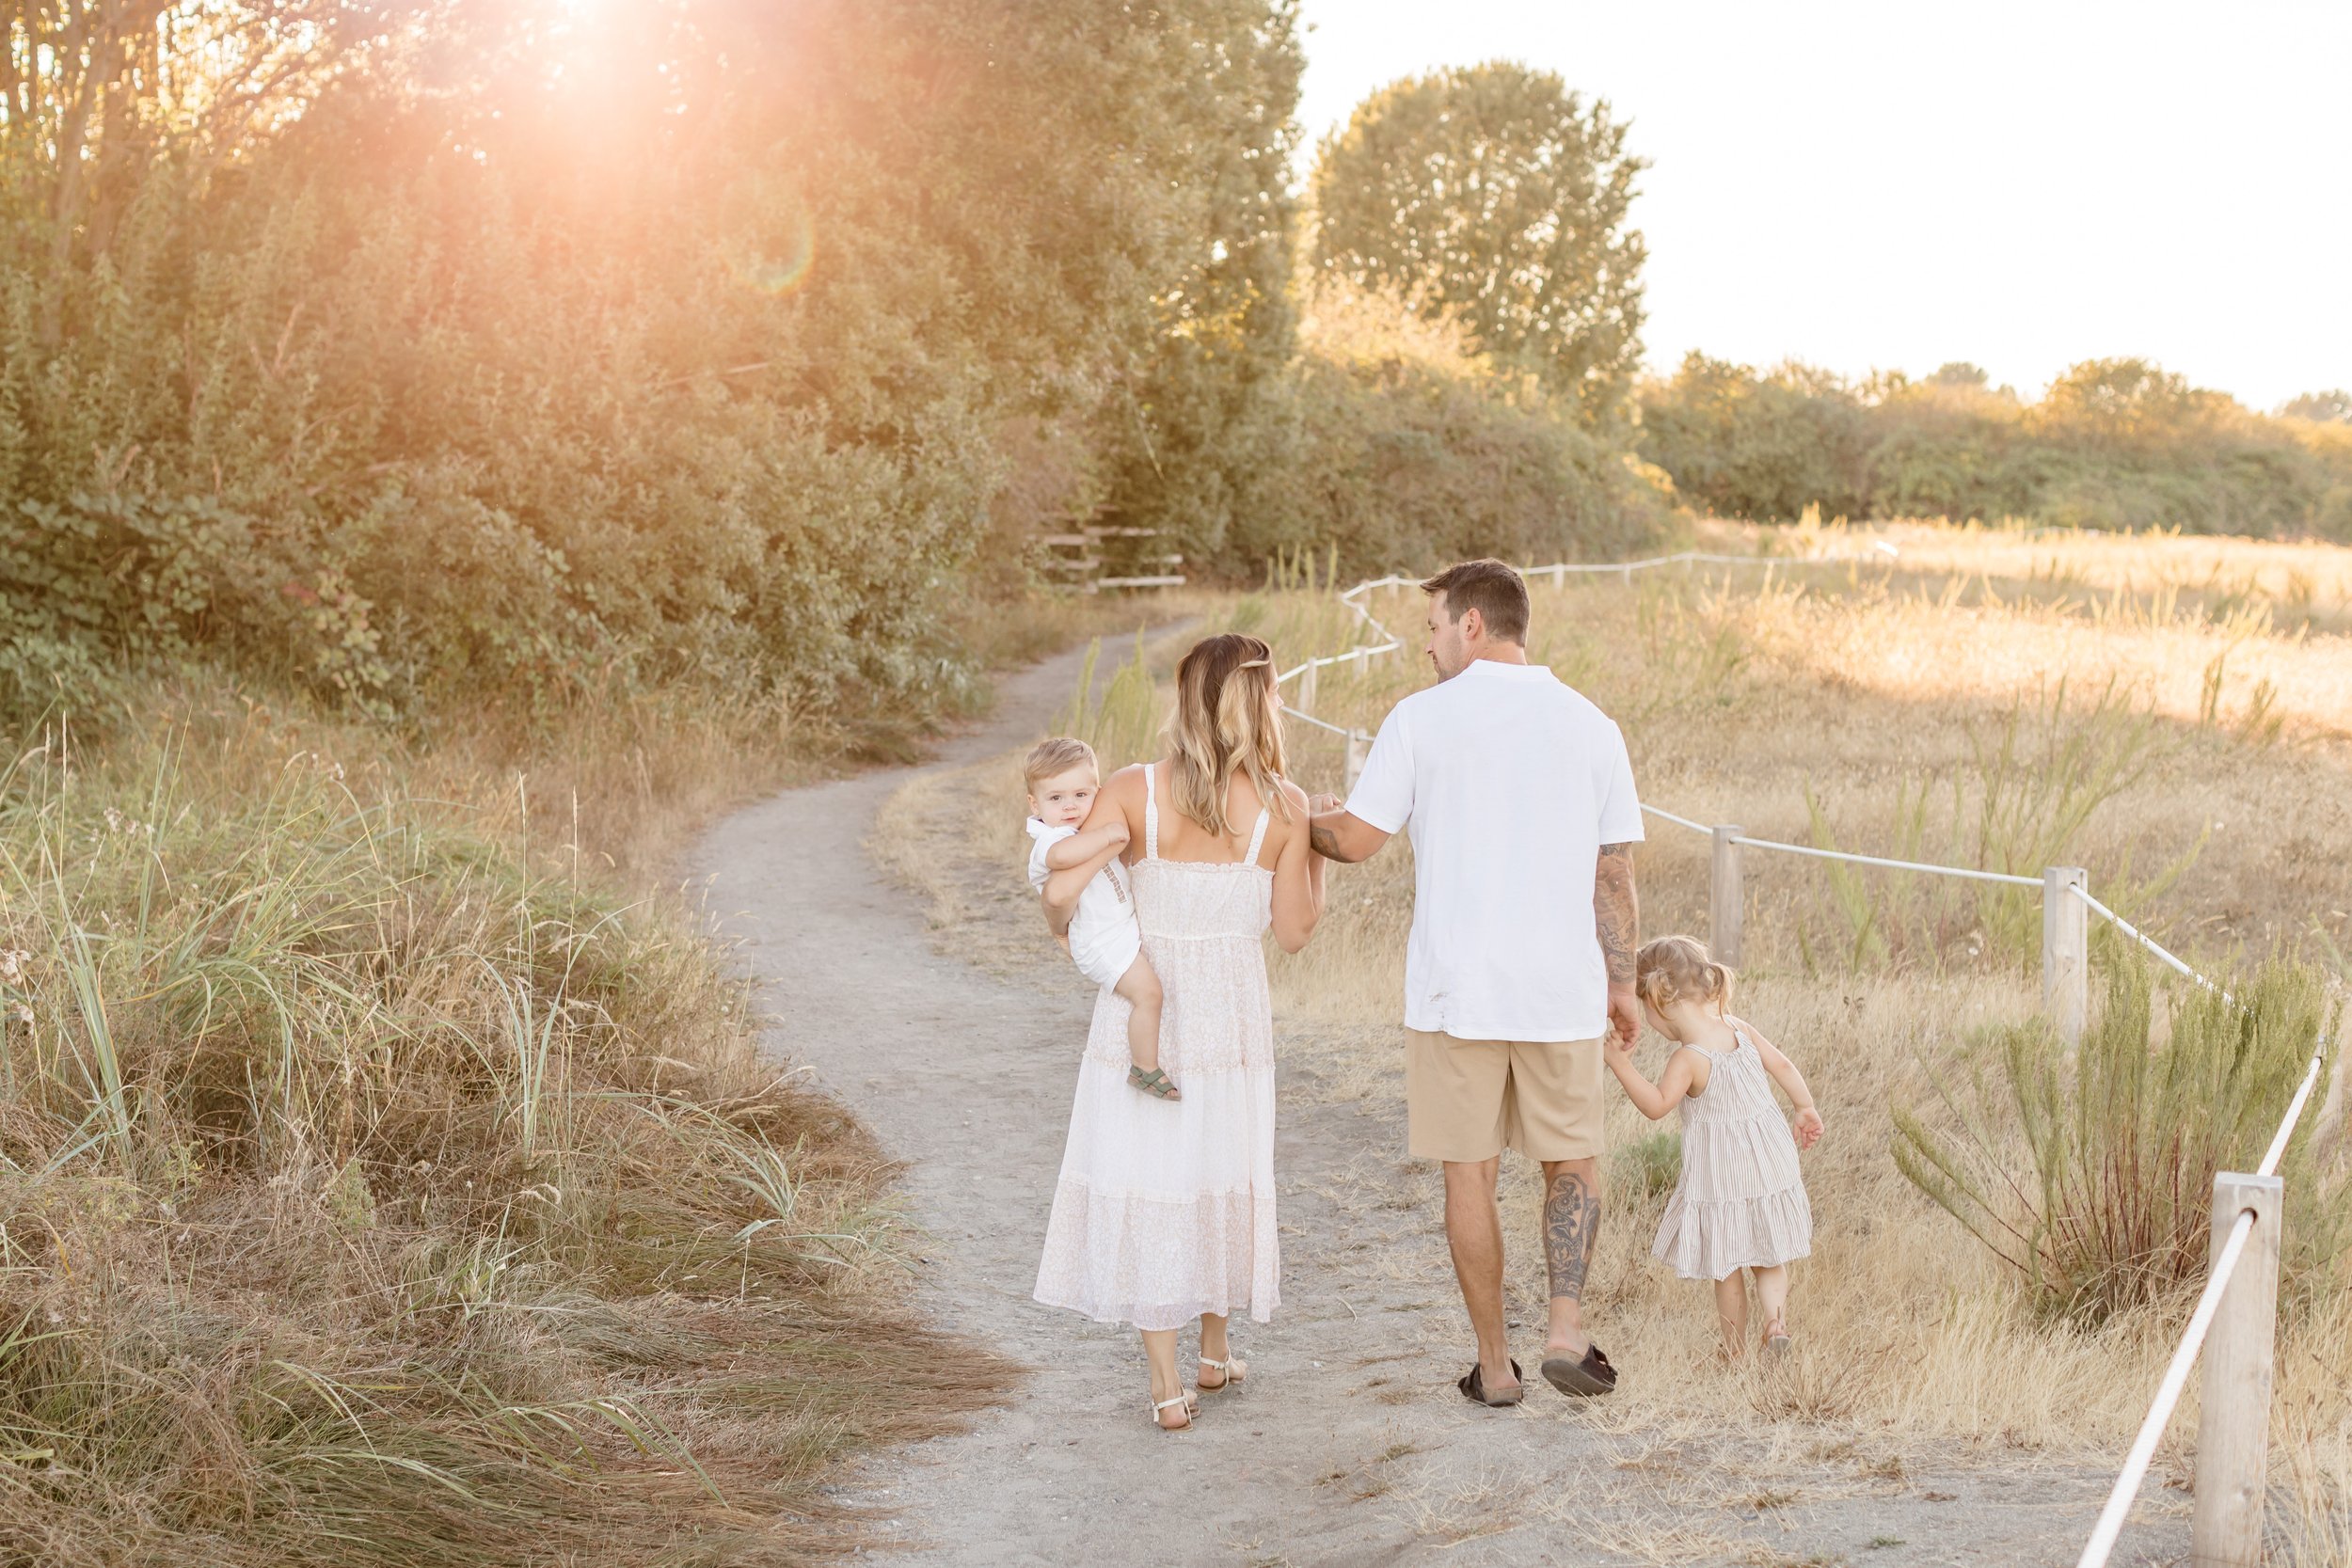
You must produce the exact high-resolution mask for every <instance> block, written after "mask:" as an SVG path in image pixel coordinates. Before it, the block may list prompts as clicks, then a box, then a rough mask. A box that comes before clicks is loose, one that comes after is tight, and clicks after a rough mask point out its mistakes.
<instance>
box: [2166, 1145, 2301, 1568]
mask: <svg viewBox="0 0 2352 1568" xmlns="http://www.w3.org/2000/svg"><path fill="white" fill-rule="evenodd" d="M2282 1196H2284V1183H2283V1182H2282V1181H2281V1180H2280V1178H2278V1177H2275V1176H2241V1175H2239V1174H2238V1173H2237V1172H2235V1171H2223V1172H2221V1173H2220V1174H2219V1175H2217V1176H2216V1177H2215V1178H2214V1179H2213V1252H2212V1256H2214V1257H2215V1258H2218V1257H2220V1255H2221V1248H2222V1246H2223V1245H2224V1244H2225V1243H2227V1242H2228V1241H2229V1238H2230V1227H2232V1226H2233V1225H2235V1224H2236V1223H2237V1217H2238V1215H2239V1214H2241V1213H2243V1212H2246V1211H2247V1210H2249V1209H2251V1210H2252V1211H2254V1228H2253V1231H2252V1233H2251V1234H2249V1236H2248V1237H2247V1238H2246V1250H2245V1251H2244V1252H2242V1253H2240V1254H2239V1255H2238V1260H2237V1271H2236V1272H2235V1273H2234V1274H2233V1275H2230V1283H2229V1284H2227V1285H2225V1286H2223V1287H2222V1290H2221V1305H2220V1306H2219V1307H2217V1309H2216V1310H2215V1312H2214V1316H2213V1326H2212V1328H2211V1329H2210V1330H2208V1331H2207V1333H2206V1335H2205V1349H2204V1353H2203V1354H2204V1367H2203V1370H2202V1373H2201V1383H2200V1385H2199V1389H2200V1392H2199V1399H2200V1400H2201V1403H2202V1409H2201V1411H2200V1412H2199V1414H2198V1418H2197V1501H2196V1504H2195V1507H2194V1511H2193V1512H2192V1513H2191V1515H2190V1521H2189V1546H2188V1552H2189V1560H2190V1561H2191V1562H2192V1563H2194V1564H2195V1565H2196V1568H2254V1565H2255V1564H2257V1563H2259V1562H2261V1561H2262V1555H2263V1552H2262V1546H2263V1489H2264V1486H2265V1484H2266V1481H2265V1468H2266V1466H2267V1465H2268V1463H2269V1459H2270V1377H2271V1351H2272V1347H2273V1345H2274V1343H2275V1340H2276V1338H2277V1333H2278V1326H2279V1219H2280V1208H2281V1203H2280V1199H2281V1198H2282Z"/></svg>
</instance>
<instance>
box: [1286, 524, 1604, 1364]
mask: <svg viewBox="0 0 2352 1568" xmlns="http://www.w3.org/2000/svg"><path fill="white" fill-rule="evenodd" d="M1422 589H1423V590H1424V591H1425V592H1426V593H1427V594H1429V657H1430V661H1431V662H1432V663H1433V664H1435V665H1436V666H1437V671H1438V684H1437V685H1435V686H1432V687H1430V688H1428V689H1425V690H1422V691H1416V692H1414V693H1413V694H1412V695H1411V696H1409V697H1407V698H1406V699H1405V700H1404V701H1403V702H1401V703H1399V704H1397V705H1396V706H1395V708H1394V709H1393V710H1391V713H1390V714H1389V717H1388V721H1387V722H1385V723H1383V724H1382V725H1381V726H1380V735H1379V737H1378V738H1377V739H1376V740H1375V741H1374V742H1373V747H1372V754H1371V756H1370V757H1369V758H1367V759H1366V761H1365V763H1364V771H1363V776H1362V777H1361V778H1360V779H1359V780H1358V781H1357V784H1356V788H1355V791H1354V793H1353V794H1351V795H1350V796H1349V797H1348V800H1347V804H1346V806H1345V807H1344V808H1342V807H1341V806H1340V804H1339V802H1338V801H1337V800H1333V799H1331V798H1330V797H1327V796H1325V797H1318V798H1317V800H1315V802H1314V816H1313V818H1312V821H1311V824H1310V837H1311V842H1312V843H1313V845H1314V847H1315V849H1316V851H1317V852H1318V853H1320V854H1322V855H1324V856H1326V857H1327V858H1328V859H1331V860H1336V861H1360V860H1362V859H1364V858H1365V857H1366V856H1368V855H1370V854H1372V853H1373V852H1374V851H1375V850H1376V849H1378V848H1379V847H1381V846H1382V845H1383V844H1386V843H1387V842H1388V841H1389V838H1390V836H1391V834H1393V833H1395V832H1397V831H1398V830H1399V829H1406V830H1407V831H1409V832H1410V833H1411V834H1412V842H1413V933H1412V939H1411V942H1410V943H1409V945H1408V946H1407V947H1406V957H1405V1034H1406V1047H1405V1049H1406V1058H1405V1098H1406V1124H1407V1132H1406V1142H1407V1146H1408V1147H1409V1148H1410V1149H1411V1151H1412V1153H1413V1154H1414V1155H1415V1156H1417V1157H1419V1158H1423V1159H1434V1160H1438V1161H1441V1162H1442V1163H1443V1164H1444V1165H1445V1194H1446V1196H1445V1222H1446V1239H1447V1241H1448V1243H1450V1244H1451V1246H1452V1248H1453V1252H1454V1276H1455V1278H1457V1279H1458V1280H1459V1281H1460V1283H1461V1287H1462V1300H1463V1303H1464V1305H1465V1306H1467V1307H1469V1309H1470V1326H1471V1328H1472V1329H1473V1330H1474V1331H1475V1332H1476V1334H1477V1337H1478V1363H1477V1365H1476V1366H1474V1367H1472V1368H1471V1369H1470V1373H1469V1374H1468V1375H1467V1376H1465V1377H1464V1378H1462V1380H1461V1381H1460V1384H1459V1385H1458V1386H1459V1387H1460V1388H1461V1390H1462V1392H1463V1393H1464V1394H1466V1395H1468V1396H1469V1397H1470V1398H1471V1399H1473V1400H1476V1401H1479V1402H1482V1403H1485V1404H1490V1405H1502V1404H1516V1403H1518V1401H1519V1399H1520V1397H1521V1395H1522V1393H1523V1391H1524V1390H1523V1389H1522V1387H1521V1385H1520V1381H1519V1369H1518V1363H1517V1362H1515V1361H1513V1360H1512V1359H1511V1354H1510V1348H1509V1345H1508V1343H1507V1342H1506V1340H1505V1338H1504V1335H1503V1321H1502V1224H1501V1221H1500V1218H1499V1216H1498V1215H1497V1213H1496V1210H1495V1176H1496V1172H1497V1170H1498V1168H1499V1167H1500V1165H1501V1164H1502V1151H1503V1149H1505V1148H1516V1149H1518V1151H1519V1152H1520V1153H1522V1154H1524V1155H1527V1156H1528V1157H1530V1158H1532V1159H1534V1160H1536V1161H1539V1162H1541V1164H1542V1165H1543V1170H1544V1256H1545V1261H1546V1263H1547V1264H1548V1266H1549V1274H1550V1281H1551V1323H1550V1331H1549V1334H1548V1335H1547V1337H1546V1338H1545V1341H1544V1359H1543V1374H1544V1378H1545V1380H1546V1381H1547V1382H1549V1383H1550V1384H1551V1385H1552V1386H1554V1387H1556V1388H1558V1389H1560V1390H1561V1391H1562V1392H1563V1393H1568V1394H1601V1393H1606V1392H1608V1391H1609V1390H1610V1389H1611V1388H1613V1387H1614V1386H1616V1381H1617V1374H1616V1371H1615V1370H1614V1369H1613V1368H1612V1367H1611V1366H1610V1364H1609V1358H1608V1357H1607V1356H1605V1355H1603V1354H1601V1352H1600V1349H1599V1347H1598V1346H1597V1345H1595V1344H1594V1343H1593V1342H1592V1340H1591V1338H1590V1337H1588V1336H1587V1335H1586V1334H1585V1332H1584V1323H1583V1312H1582V1298H1583V1292H1584V1274H1585V1270H1586V1268H1587V1267H1588V1266H1589V1265H1590V1264H1591V1261H1592V1257H1593V1239H1594V1237H1595V1235H1596V1234H1597V1232H1598V1229H1599V1226H1600V1154H1601V1149H1602V1143H1603V1135H1602V1132H1601V1110H1602V1103H1603V1102H1602V1099H1601V1085H1602V1081H1603V1076H1604V1075H1603V1073H1602V1071H1601V1065H1602V1064H1601V1042H1600V1037H1601V1036H1602V1035H1603V1034H1604V1033H1605V1032H1607V1031H1609V1030H1612V1029H1613V1030H1614V1031H1615V1032H1616V1033H1617V1035H1618V1036H1619V1037H1620V1038H1622V1039H1624V1040H1625V1041H1626V1042H1627V1043H1628V1044H1631V1043H1632V1040H1633V1037H1634V1036H1635V1035H1636V1034H1637V1033H1638V1032H1639V1030H1640V1027H1641V1011H1640V1007H1639V1005H1638V1004H1637V1003H1636V1002H1635V1000H1634V996H1633V953H1634V949H1635V947H1636V946H1637V945H1638V938H1637V935H1636V932H1637V928H1638V913H1637V906H1636V902H1635V897H1634V890H1633V862H1632V847H1633V845H1634V843H1635V842H1636V841H1638V840H1639V839H1640V838H1641V837H1642V812H1641V805H1640V802H1639V801H1638V800H1635V798H1634V793H1633V768H1632V764H1631V762H1630V761H1629V758H1628V757H1627V754H1626V747H1625V737H1624V736H1623V735H1622V734H1620V733H1619V732H1618V729H1617V726H1616V725H1615V724H1614V723H1613V722H1612V721H1610V719H1609V717H1608V715H1606V714H1604V713H1602V712H1601V711H1600V709H1599V708H1597V707H1595V706H1594V705H1592V703H1591V702H1590V701H1588V700H1587V699H1585V698H1584V697H1583V696H1581V695H1580V694H1579V693H1578V692H1576V691H1575V690H1573V689H1570V688H1569V687H1567V686H1566V685H1565V684H1563V683H1562V682H1561V681H1560V680H1559V679H1558V678H1557V677H1555V676H1554V675H1553V674H1552V673H1551V672H1550V671H1549V670H1548V669H1545V668H1543V667H1542V666H1540V665H1532V664H1530V663H1528V662H1527V619H1528V603H1527V585H1526V583H1525V582H1523V581H1521V580H1520V578H1519V575H1518V573H1517V572H1515V571H1513V570H1512V569H1511V568H1510V567H1508V566H1506V565H1504V564H1503V563H1502V562H1500V561H1469V562H1463V563H1462V564H1460V565H1458V566H1453V567H1449V568H1447V569H1446V570H1445V571H1443V572H1440V573H1438V575H1437V576H1436V577H1434V578H1430V579H1429V580H1428V581H1427V582H1424V583H1422Z"/></svg>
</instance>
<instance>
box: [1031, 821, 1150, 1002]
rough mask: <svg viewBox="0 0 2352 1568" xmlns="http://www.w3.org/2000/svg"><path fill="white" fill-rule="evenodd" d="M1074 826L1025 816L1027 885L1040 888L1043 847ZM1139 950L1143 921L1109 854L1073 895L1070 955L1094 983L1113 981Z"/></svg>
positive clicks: (1119, 868) (1123, 872)
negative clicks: (1075, 897)
mask: <svg viewBox="0 0 2352 1568" xmlns="http://www.w3.org/2000/svg"><path fill="white" fill-rule="evenodd" d="M1077 831H1078V830H1077V829H1076V828H1074V827H1073V828H1049V827H1047V826H1046V825H1045V824H1044V823H1042V822H1041V821H1039V820H1038V819H1037V818H1036V817H1034V816H1032V817H1030V818H1029V838H1030V839H1031V841H1032V842H1031V843H1030V845H1029V886H1030V887H1031V888H1032V889H1034V890H1035V891H1037V892H1039V893H1042V892H1044V891H1045V879H1046V877H1047V876H1048V875H1049V873H1050V871H1051V868H1050V867H1049V866H1047V865H1046V863H1045V851H1046V850H1047V849H1049V848H1051V847H1053V846H1055V845H1057V844H1059V843H1060V842H1061V841H1062V840H1063V839H1065V838H1068V837H1070V836H1071V835H1072V834H1073V833H1075V832H1077ZM1142 951H1143V927H1141V926H1140V925H1139V924H1137V923H1136V901H1135V899H1134V898H1133V897H1132V896H1130V895H1129V893H1128V889H1127V868H1126V867H1125V866H1123V865H1121V864H1120V863H1119V858H1118V857H1117V856H1116V855H1114V856H1112V857H1111V861H1110V863H1109V864H1107V865H1105V866H1104V867H1103V869H1102V870H1100V871H1098V872H1096V873H1095V874H1094V879H1093V880H1092V881H1090V882H1089V883H1087V885H1086V888H1085V890H1084V891H1083V892H1081V893H1080V894H1079V895H1078V912H1077V913H1075V914H1073V915H1072V916H1071V917H1070V957H1071V958H1073V960H1074V961H1075V962H1076V963H1077V965H1078V973H1079V974H1083V975H1085V976H1086V977H1087V978H1088V979H1089V980H1091V981H1093V982H1094V983H1095V984H1096V985H1098V986H1115V985H1117V984H1118V983H1119V980H1120V976H1121V975H1123V974H1126V973H1127V971H1128V970H1129V969H1130V968H1132V967H1133V966H1134V964H1135V961H1136V955H1138V954H1140V953H1141V952H1142Z"/></svg>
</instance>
